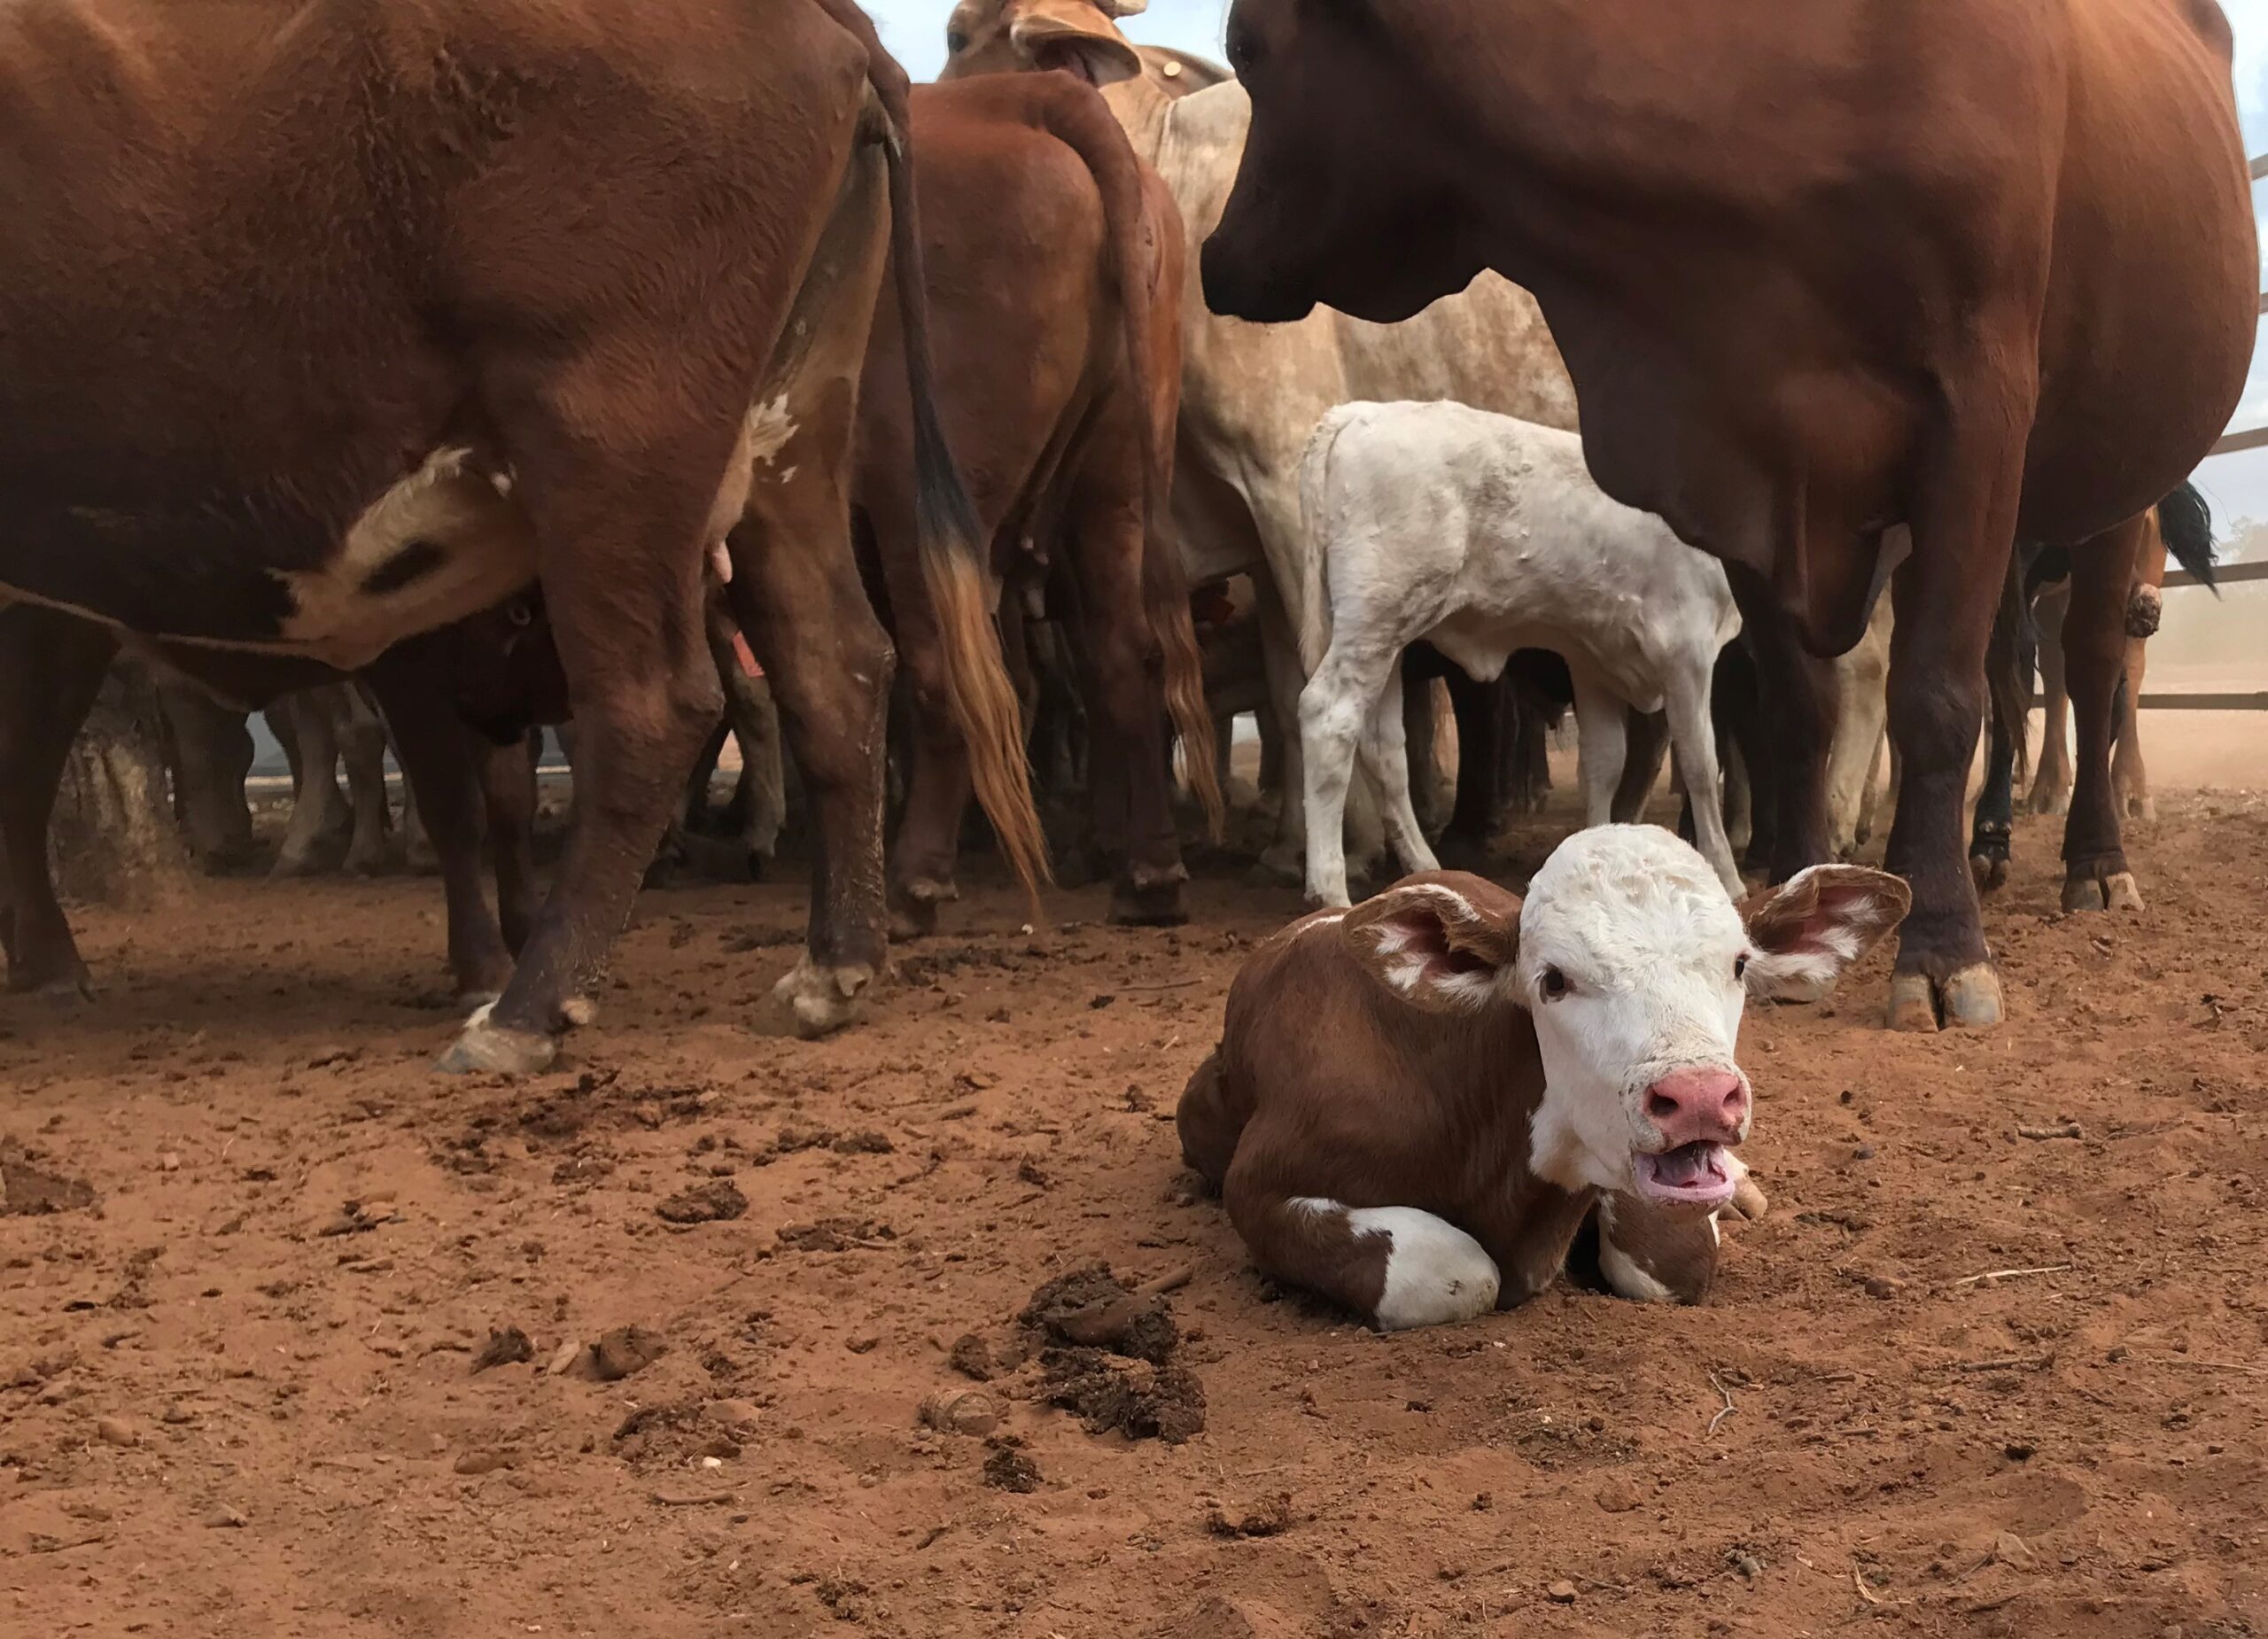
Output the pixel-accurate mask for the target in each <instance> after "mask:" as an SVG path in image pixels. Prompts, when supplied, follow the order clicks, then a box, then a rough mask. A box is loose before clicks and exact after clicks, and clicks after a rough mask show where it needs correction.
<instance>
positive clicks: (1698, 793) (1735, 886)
mask: <svg viewBox="0 0 2268 1639" xmlns="http://www.w3.org/2000/svg"><path fill="white" fill-rule="evenodd" d="M1715 671H1716V664H1715V659H1714V657H1713V656H1712V657H1710V658H1708V659H1705V660H1703V661H1701V662H1700V664H1698V665H1697V666H1691V667H1688V668H1687V669H1686V670H1685V671H1684V672H1682V673H1681V674H1677V675H1674V676H1672V677H1671V678H1670V679H1669V687H1667V688H1666V690H1665V691H1664V694H1665V696H1666V698H1665V701H1664V703H1665V704H1666V705H1667V706H1668V708H1669V738H1670V744H1671V745H1672V746H1673V747H1674V748H1675V750H1676V752H1677V765H1678V767H1679V768H1680V769H1681V770H1682V771H1683V773H1684V776H1685V794H1686V797H1687V800H1689V802H1690V803H1691V804H1693V835H1694V837H1695V839H1696V842H1697V845H1698V846H1699V848H1700V850H1701V857H1702V858H1704V859H1706V860H1707V861H1708V862H1709V863H1710V865H1711V866H1713V867H1714V868H1715V870H1716V873H1717V880H1718V881H1719V882H1722V883H1724V885H1725V891H1726V892H1727V893H1728V894H1730V895H1731V896H1732V897H1734V898H1735V899H1738V898H1739V897H1741V896H1742V895H1743V894H1744V893H1746V892H1747V891H1748V887H1747V884H1745V883H1744V882H1742V881H1741V879H1740V864H1739V862H1738V861H1737V860H1736V859H1735V858H1733V845H1732V841H1731V839H1730V838H1728V836H1726V835H1725V798H1724V782H1723V781H1722V780H1721V779H1720V778H1719V776H1718V773H1717V731H1716V726H1715V725H1714V724H1713V723H1712V722H1711V721H1710V719H1709V687H1710V683H1711V680H1712V677H1713V673H1714V672H1715Z"/></svg>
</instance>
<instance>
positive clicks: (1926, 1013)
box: [1884, 350, 2031, 1030]
mask: <svg viewBox="0 0 2268 1639" xmlns="http://www.w3.org/2000/svg"><path fill="white" fill-rule="evenodd" d="M2004 356H2016V353H2015V352H2014V351H2013V350H2012V351H2011V352H2009V353H2007V354H2006V355H2004ZM2000 368H2001V366H2000V364H1999V363H1997V362H1995V361H1992V355H1990V354H1985V355H1982V356H1981V357H1980V361H1979V364H1978V367H1977V371H1976V373H1975V379H1974V380H1972V381H1968V382H1964V383H1963V384H1962V385H1961V392H1960V393H1959V394H1957V395H1956V397H1955V400H1954V401H1953V408H1951V409H1949V410H1948V412H1947V415H1946V424H1944V425H1942V426H1940V427H1938V428H1937V429H1936V430H1935V432H1934V436H1933V438H1932V439H1931V445H1932V450H1931V454H1932V457H1933V459H1932V462H1931V469H1932V471H1931V478H1930V482H1928V483H1926V484H1924V485H1922V488H1921V491H1920V493H1919V494H1918V496H1917V499H1916V505H1915V519H1914V526H1913V534H1914V555H1913V556H1912V557H1911V558H1909V559H1908V560H1907V563H1905V565H1904V566H1903V567H1902V568H1901V569H1900V570H1899V572H1898V574H1897V576H1896V578H1895V580H1894V583H1893V586H1892V594H1893V595H1894V596H1895V597H1896V598H1897V600H1898V608H1897V618H1896V620H1895V622H1894V623H1893V629H1892V632H1891V667H1890V694H1889V703H1890V732H1891V736H1892V739H1893V741H1894V742H1895V744H1896V747H1897V749H1898V751H1899V757H1900V761H1901V773H1900V783H1899V792H1898V814H1897V818H1896V820H1895V821H1894V822H1893V823H1892V825H1891V834H1890V846H1889V849H1888V851H1887V852H1886V855H1885V860H1884V862H1885V864H1886V866H1887V867H1888V868H1889V869H1890V870H1891V872H1892V873H1893V874H1897V875H1899V876H1902V877H1904V878H1905V879H1906V880H1907V882H1908V883H1910V884H1911V885H1912V887H1913V890H1914V908H1913V910H1912V911H1911V912H1910V913H1908V914H1907V918H1906V921H1905V925H1904V927H1903V928H1902V929H1901V930H1900V933H1899V950H1898V962H1897V966H1896V969H1895V972H1894V974H1893V975H1892V978H1891V996H1890V1014H1889V1022H1890V1024H1891V1028H1892V1029H1922V1030H1928V1029H1937V1028H1938V1023H1939V1018H1940V1009H1942V1018H1943V1021H1944V1022H1945V1023H1947V1024H1956V1025H1969V1026H1974V1027H1979V1028H1983V1027H1989V1026H1992V1025H1996V1024H1998V1023H1999V1022H2000V1016H2001V1001H2000V976H1999V975H1998V974H1996V973H1995V972H1994V971H1993V968H1992V955H1991V952H1989V951H1988V950H1987V949H1986V947H1985V928H1984V920H1983V917H1982V915H1981V913H1980V912H1979V909H1978V905H1977V885H1976V883H1975V882H1973V881H1972V880H1971V879H1970V877H1969V868H1968V862H1967V860H1966V858H1964V857H1963V851H1962V848H1961V829H1962V826H1961V821H1962V820H1963V818H1964V817H1965V816H1964V814H1963V812H1962V810H1963V807H1964V805H1965V804H1964V801H1963V799H1964V798H1965V797H1966V796H1967V795H1968V784H1969V763H1970V759H1971V758H1972V757H1974V756H1975V754H1976V750H1977V730H1978V728H1979V727H1980V726H1982V723H1983V720H1984V716H1985V695H1986V690H1985V653H1986V650H1987V649H1988V647H1989V646H1990V643H1991V641H1992V621H1993V615H1994V611H1995V610H1997V609H1998V608H1999V606H2000V594H2001V587H2002V584H2003V576H2004V575H2005V574H2006V572H2007V570H2008V555H2009V554H2010V553H2011V552H2012V551H2013V550H2014V549H2015V537H2016V503H2017V499H2018V496H2019V494H2020V493H2021V489H2022V484H2023V452H2022V450H2021V448H2020V447H2008V443H2007V434H2006V431H2005V429H2007V428H2008V427H2020V426H2025V425H2029V424H2030V420H2031V415H2030V406H2031V389H2030V387H2029V385H2026V384H2021V383H2018V382H2015V381H2010V380H2006V379H1995V378H1994V377H1995V373H1996V371H1997V370H1998V369H2000Z"/></svg>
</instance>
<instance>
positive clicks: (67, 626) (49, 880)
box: [0, 603, 118, 998]
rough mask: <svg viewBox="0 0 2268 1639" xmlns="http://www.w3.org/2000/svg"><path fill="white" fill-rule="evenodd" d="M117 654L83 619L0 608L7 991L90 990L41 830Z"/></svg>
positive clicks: (2, 939)
mask: <svg viewBox="0 0 2268 1639" xmlns="http://www.w3.org/2000/svg"><path fill="white" fill-rule="evenodd" d="M117 648H118V645H117V641H116V640H115V639H113V637H112V636H111V634H110V633H109V632H108V631H107V630H106V629H105V628H104V627H101V626H97V625H94V624H92V623H91V622H89V621H83V620H75V619H74V618H71V617H70V616H68V615H63V614H58V613H56V612H55V611H54V610H46V609H40V608H35V607H34V606H32V605H30V604H27V603H19V604H16V605H14V606H13V607H7V608H0V843H4V846H5V850H6V854H7V869H8V901H7V904H6V905H5V906H4V907H0V944H4V945H5V947H6V950H7V954H8V988H9V989H10V990H33V991H37V992H39V993H41V994H43V995H48V996H55V997H61V998H78V997H91V996H92V995H93V994H94V983H93V981H92V979H91V978H89V975H88V973H87V964H86V963H85V962H84V961H82V959H80V956H79V947H78V944H77V943H76V942H75V941H74V940H73V938H72V937H71V924H70V922H69V921H68V920H66V919H65V917H64V914H63V906H62V905H61V903H60V902H59V901H58V900H57V898H56V897H55V879H54V877H53V876H52V875H51V874H50V872H49V869H48V851H47V827H48V822H49V820H50V819H51V818H52V817H53V815H54V812H55V794H56V788H57V787H58V784H59V783H60V782H61V781H62V778H63V764H64V759H65V758H66V757H68V756H69V755H70V751H71V742H73V741H74V739H76V738H77V737H78V734H79V726H80V725H81V724H82V723H83V722H85V721H86V720H87V713H88V711H89V710H90V709H92V707H93V705H94V703H95V695H96V692H97V690H98V689H100V688H101V687H102V684H103V679H104V677H105V675H106V674H107V673H108V672H109V671H110V662H111V656H113V654H114V653H116V652H117Z"/></svg>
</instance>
